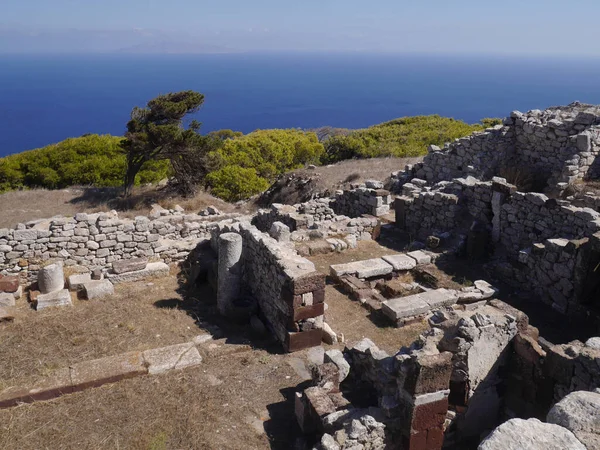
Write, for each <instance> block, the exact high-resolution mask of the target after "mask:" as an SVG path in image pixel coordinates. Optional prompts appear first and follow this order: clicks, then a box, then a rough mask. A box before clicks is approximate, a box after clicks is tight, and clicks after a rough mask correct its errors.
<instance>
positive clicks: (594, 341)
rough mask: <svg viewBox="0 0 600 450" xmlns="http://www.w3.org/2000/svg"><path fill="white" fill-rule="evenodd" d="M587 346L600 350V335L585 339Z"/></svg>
mask: <svg viewBox="0 0 600 450" xmlns="http://www.w3.org/2000/svg"><path fill="white" fill-rule="evenodd" d="M585 346H586V347H590V348H593V349H596V350H600V337H591V338H589V339H588V340H587V341H585Z"/></svg>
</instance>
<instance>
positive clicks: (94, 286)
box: [83, 280, 115, 300]
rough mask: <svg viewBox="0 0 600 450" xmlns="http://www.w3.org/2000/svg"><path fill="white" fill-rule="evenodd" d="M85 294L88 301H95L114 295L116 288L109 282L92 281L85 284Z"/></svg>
mask: <svg viewBox="0 0 600 450" xmlns="http://www.w3.org/2000/svg"><path fill="white" fill-rule="evenodd" d="M83 293H84V296H85V298H86V299H87V300H95V299H97V298H103V297H108V296H110V295H113V294H114V293H115V286H114V285H113V284H112V283H111V282H110V281H109V280H90V281H87V282H85V283H83Z"/></svg>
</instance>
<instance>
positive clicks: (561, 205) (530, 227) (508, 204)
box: [500, 192, 600, 258]
mask: <svg viewBox="0 0 600 450" xmlns="http://www.w3.org/2000/svg"><path fill="white" fill-rule="evenodd" d="M599 219H600V213H598V212H596V211H594V210H592V209H589V208H577V207H575V206H572V205H571V204H570V203H569V202H564V201H557V200H553V199H549V198H548V197H547V196H546V195H544V194H538V193H533V192H531V193H526V194H525V193H522V192H515V193H514V194H512V195H510V196H509V197H508V198H507V200H506V201H505V203H504V204H503V205H502V207H501V213H500V242H501V243H502V245H503V246H504V247H505V248H506V249H508V250H509V254H510V255H511V256H512V257H513V258H514V257H516V256H517V255H518V253H519V251H520V250H522V249H525V248H528V247H531V245H532V244H533V243H536V242H543V241H544V240H546V239H552V238H565V239H580V238H583V237H586V236H590V235H592V234H594V233H596V232H597V231H599V230H600V220H599Z"/></svg>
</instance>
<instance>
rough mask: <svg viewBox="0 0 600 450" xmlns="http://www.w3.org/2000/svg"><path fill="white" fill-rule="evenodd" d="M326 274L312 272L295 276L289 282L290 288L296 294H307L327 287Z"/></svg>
mask: <svg viewBox="0 0 600 450" xmlns="http://www.w3.org/2000/svg"><path fill="white" fill-rule="evenodd" d="M325 278H326V277H325V274H322V273H319V272H310V273H307V274H303V275H300V276H296V277H293V278H292V279H291V280H290V281H289V282H288V283H287V284H288V289H289V290H290V291H291V292H292V293H293V294H294V295H299V294H306V293H308V292H314V291H318V290H320V289H325Z"/></svg>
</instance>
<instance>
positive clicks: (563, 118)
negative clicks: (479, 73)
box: [395, 103, 600, 193]
mask: <svg viewBox="0 0 600 450" xmlns="http://www.w3.org/2000/svg"><path fill="white" fill-rule="evenodd" d="M599 154H600V108H598V107H597V106H593V105H585V104H580V103H573V104H571V105H568V106H564V107H553V108H548V109H547V110H544V111H540V110H532V111H529V112H528V113H526V114H523V113H521V112H519V111H514V112H513V113H511V115H510V116H509V117H507V118H506V119H504V121H503V125H498V126H496V127H494V128H490V129H488V130H486V131H483V132H476V133H473V134H472V135H471V136H467V137H464V138H460V139H457V140H456V141H454V142H452V143H449V144H446V145H445V146H444V148H443V149H440V148H439V147H437V146H430V148H429V153H428V154H427V155H426V156H425V158H424V160H423V162H422V163H419V164H416V165H415V166H409V167H407V168H406V170H405V171H404V172H399V173H397V174H396V177H395V178H396V183H395V184H396V186H397V187H396V189H398V188H399V187H401V185H402V184H403V183H404V182H407V181H409V180H410V179H411V178H414V177H417V178H421V179H424V180H427V181H428V182H430V183H435V182H438V181H444V180H446V181H448V180H452V179H454V178H459V177H464V176H467V175H473V176H475V177H477V178H480V179H482V180H490V179H491V178H492V177H494V176H503V175H502V174H503V173H512V174H513V176H514V177H515V179H517V178H518V179H520V180H521V181H522V182H524V183H526V184H531V185H533V186H537V187H538V190H542V189H544V188H545V189H547V190H548V191H549V192H557V193H560V192H562V191H564V189H566V188H567V186H568V185H569V184H572V183H574V182H575V181H577V180H581V179H584V178H598V176H600V161H597V159H598V155H599Z"/></svg>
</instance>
